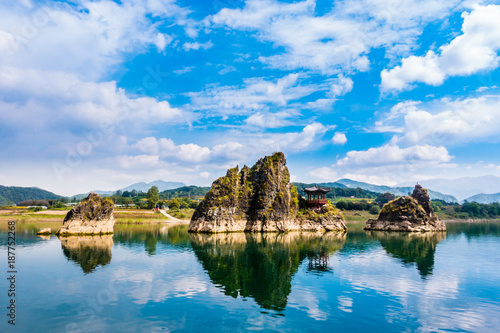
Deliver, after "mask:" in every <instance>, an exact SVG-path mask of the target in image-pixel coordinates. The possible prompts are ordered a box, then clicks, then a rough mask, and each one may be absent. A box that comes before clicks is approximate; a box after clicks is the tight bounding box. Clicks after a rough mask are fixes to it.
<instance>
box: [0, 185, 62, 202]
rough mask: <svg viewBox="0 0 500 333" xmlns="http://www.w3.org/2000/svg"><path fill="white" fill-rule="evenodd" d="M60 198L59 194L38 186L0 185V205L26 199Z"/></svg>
mask: <svg viewBox="0 0 500 333" xmlns="http://www.w3.org/2000/svg"><path fill="white" fill-rule="evenodd" d="M59 198H62V197H61V196H60V195H57V194H54V193H52V192H49V191H45V190H42V189H40V188H38V187H19V186H2V185H0V205H9V204H12V203H15V204H17V203H18V202H21V201H26V200H43V199H47V200H54V199H59Z"/></svg>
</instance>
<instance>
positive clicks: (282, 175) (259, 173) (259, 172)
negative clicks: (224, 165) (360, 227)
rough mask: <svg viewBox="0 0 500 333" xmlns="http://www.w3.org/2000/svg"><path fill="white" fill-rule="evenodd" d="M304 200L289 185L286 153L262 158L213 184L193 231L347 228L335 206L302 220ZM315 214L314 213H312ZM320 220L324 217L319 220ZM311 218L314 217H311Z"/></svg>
mask: <svg viewBox="0 0 500 333" xmlns="http://www.w3.org/2000/svg"><path fill="white" fill-rule="evenodd" d="M301 200H302V201H303V199H302V197H300V195H299V194H298V192H297V188H296V187H295V186H294V185H293V184H292V183H291V182H290V173H289V171H288V168H287V166H286V159H285V155H284V154H283V153H281V152H278V153H274V154H273V155H271V156H266V157H264V158H261V159H259V160H258V161H257V163H255V165H254V166H252V167H251V168H248V167H247V166H243V168H242V169H241V170H239V168H238V167H235V168H232V169H229V170H228V171H227V173H226V176H225V177H221V178H219V179H217V180H216V181H214V182H213V184H212V187H211V189H210V191H209V192H208V193H207V194H206V195H205V198H204V199H203V200H202V201H201V202H200V204H199V205H198V207H197V208H196V210H195V212H194V214H193V217H192V219H191V223H190V225H189V230H190V231H192V232H228V231H255V232H261V231H290V230H345V229H346V228H345V224H344V222H343V217H342V215H341V213H340V212H339V211H338V210H337V209H336V208H335V207H333V206H331V207H330V209H326V210H325V211H323V212H316V213H315V214H316V215H318V216H316V215H314V219H307V216H309V215H310V214H309V213H308V212H306V213H307V214H302V215H301V218H298V213H299V210H300V209H302V208H303V206H305V205H301V204H300V203H301ZM311 214H312V213H311ZM320 215H321V216H322V218H321V217H320ZM311 216H312V215H311Z"/></svg>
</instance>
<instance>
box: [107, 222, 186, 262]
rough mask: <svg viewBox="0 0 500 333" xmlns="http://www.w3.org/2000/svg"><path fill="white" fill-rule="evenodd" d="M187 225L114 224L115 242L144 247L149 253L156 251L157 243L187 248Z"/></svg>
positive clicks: (152, 253)
mask: <svg viewBox="0 0 500 333" xmlns="http://www.w3.org/2000/svg"><path fill="white" fill-rule="evenodd" d="M187 229H188V225H165V224H130V225H129V224H115V227H114V233H113V239H114V241H115V243H117V244H122V245H126V246H128V247H144V249H145V250H146V252H147V253H148V254H149V255H154V254H155V253H156V246H157V244H158V243H160V244H165V245H171V246H175V247H181V248H189V236H188V232H187Z"/></svg>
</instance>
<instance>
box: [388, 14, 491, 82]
mask: <svg viewBox="0 0 500 333" xmlns="http://www.w3.org/2000/svg"><path fill="white" fill-rule="evenodd" d="M462 17H463V19H464V21H463V25H462V34H461V35H459V36H457V37H456V38H454V39H453V40H452V41H451V42H450V43H449V44H446V45H443V46H441V47H440V48H439V50H438V52H434V51H432V50H430V51H428V52H427V54H425V55H424V56H420V57H417V56H410V57H408V58H405V59H403V60H402V64H401V65H400V66H396V67H394V68H393V69H390V70H383V71H382V73H381V78H382V83H381V89H382V90H384V91H390V90H392V91H402V90H408V89H411V88H412V87H413V83H416V82H422V83H425V84H428V85H433V86H438V85H441V84H442V83H443V82H444V80H445V79H446V78H447V77H450V76H462V75H471V74H474V73H477V72H480V71H484V70H490V69H494V68H497V67H498V64H499V59H500V58H499V57H498V50H500V20H498V17H500V6H496V5H489V6H479V5H476V6H475V7H474V9H473V10H472V11H471V12H470V13H467V12H464V13H463V14H462Z"/></svg>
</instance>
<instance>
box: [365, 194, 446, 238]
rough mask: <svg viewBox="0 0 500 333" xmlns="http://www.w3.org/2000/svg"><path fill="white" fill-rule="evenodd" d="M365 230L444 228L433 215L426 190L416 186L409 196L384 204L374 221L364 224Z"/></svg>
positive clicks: (430, 229) (435, 229)
mask: <svg viewBox="0 0 500 333" xmlns="http://www.w3.org/2000/svg"><path fill="white" fill-rule="evenodd" d="M365 230H386V231H443V230H446V226H445V224H444V222H442V221H440V220H439V218H438V217H437V216H436V215H434V211H433V209H432V206H431V201H430V198H429V194H428V193H427V190H426V189H424V188H423V187H422V186H420V185H417V186H415V189H414V190H413V194H412V195H411V196H402V197H399V198H397V199H395V200H393V201H390V202H388V203H387V204H385V205H384V207H383V208H382V210H381V211H380V214H379V216H378V218H377V219H376V220H373V219H370V220H368V221H367V222H366V226H365Z"/></svg>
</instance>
